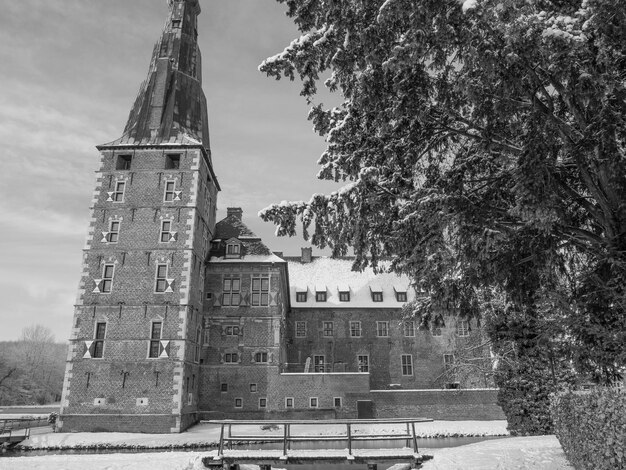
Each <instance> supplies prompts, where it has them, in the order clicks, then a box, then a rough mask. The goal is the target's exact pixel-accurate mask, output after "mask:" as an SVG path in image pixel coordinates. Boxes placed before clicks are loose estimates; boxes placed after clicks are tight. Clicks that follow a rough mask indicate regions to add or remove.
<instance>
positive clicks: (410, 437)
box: [202, 418, 433, 459]
mask: <svg viewBox="0 0 626 470" xmlns="http://www.w3.org/2000/svg"><path fill="white" fill-rule="evenodd" d="M431 421H433V420H432V419H429V418H407V419H343V420H342V419H338V420H262V421H261V420H252V421H243V420H228V419H227V420H208V421H202V423H211V424H219V425H220V426H221V429H220V441H219V447H218V454H217V457H216V459H221V458H223V457H224V448H225V447H226V446H228V448H231V446H232V445H233V444H237V443H239V444H241V443H244V442H251V441H252V442H272V443H282V456H283V458H287V452H288V450H289V449H290V448H291V443H294V442H304V441H306V442H328V441H335V442H337V441H340V442H344V441H345V442H346V443H347V449H348V458H350V457H351V456H352V450H353V444H354V443H355V442H358V441H380V440H385V441H393V440H397V441H406V442H407V447H411V448H412V450H413V453H414V454H417V453H418V447H417V434H416V432H415V425H416V424H419V423H425V422H431ZM368 424H370V425H371V424H390V425H401V426H403V428H405V429H406V430H404V429H403V432H400V433H395V432H394V433H391V434H389V433H388V434H380V431H378V432H363V431H361V432H359V433H357V434H355V433H354V432H353V431H354V429H353V427H354V426H360V425H368ZM242 425H259V426H263V427H265V426H278V427H279V429H280V427H282V431H283V432H282V435H267V434H261V433H259V434H245V435H243V434H238V435H234V434H233V427H236V426H242ZM307 425H311V426H313V425H314V426H318V427H319V426H327V425H333V426H337V425H340V426H345V433H344V434H336V435H323V436H322V435H312V434H299V435H298V434H294V433H293V432H292V431H293V428H292V426H307Z"/></svg>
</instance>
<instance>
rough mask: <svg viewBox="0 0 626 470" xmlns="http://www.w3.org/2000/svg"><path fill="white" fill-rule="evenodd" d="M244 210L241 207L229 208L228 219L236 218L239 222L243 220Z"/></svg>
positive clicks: (227, 211) (227, 210)
mask: <svg viewBox="0 0 626 470" xmlns="http://www.w3.org/2000/svg"><path fill="white" fill-rule="evenodd" d="M242 215H243V210H242V209H241V207H228V208H227V209H226V217H234V218H235V219H237V220H241V216H242Z"/></svg>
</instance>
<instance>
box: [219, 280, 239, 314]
mask: <svg viewBox="0 0 626 470" xmlns="http://www.w3.org/2000/svg"><path fill="white" fill-rule="evenodd" d="M240 290H241V279H240V278H238V277H225V278H224V282H223V284H222V305H223V306H225V307H228V306H232V307H238V306H239V303H240V302H241V294H240Z"/></svg>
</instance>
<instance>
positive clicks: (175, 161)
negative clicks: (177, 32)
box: [165, 155, 180, 170]
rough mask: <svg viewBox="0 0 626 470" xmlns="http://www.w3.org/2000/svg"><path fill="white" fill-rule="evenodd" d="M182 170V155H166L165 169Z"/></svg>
mask: <svg viewBox="0 0 626 470" xmlns="http://www.w3.org/2000/svg"><path fill="white" fill-rule="evenodd" d="M179 168H180V155H166V156H165V169H166V170H178V169H179Z"/></svg>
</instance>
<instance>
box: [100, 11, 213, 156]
mask: <svg viewBox="0 0 626 470" xmlns="http://www.w3.org/2000/svg"><path fill="white" fill-rule="evenodd" d="M169 8H170V12H169V16H168V19H167V23H166V24H165V28H164V30H163V34H162V35H161V38H160V39H159V41H158V42H157V43H156V45H155V47H154V52H153V54H152V60H151V61H150V68H149V70H148V77H147V79H146V80H145V81H144V82H143V83H142V84H141V88H140V90H139V94H138V95H137V98H136V99H135V104H134V105H133V107H132V109H131V111H130V115H129V116H128V122H127V123H126V127H125V128H124V135H123V136H122V137H121V138H120V139H118V140H116V141H114V142H111V143H110V144H106V145H105V146H117V145H161V144H185V145H194V144H196V145H198V144H200V145H202V146H203V147H204V148H205V149H206V150H207V153H209V155H210V145H209V126H208V112H207V104H206V98H205V96H204V93H203V91H202V61H201V57H200V49H199V47H198V42H197V37H198V29H197V25H198V15H199V14H200V4H199V3H198V0H169Z"/></svg>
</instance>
